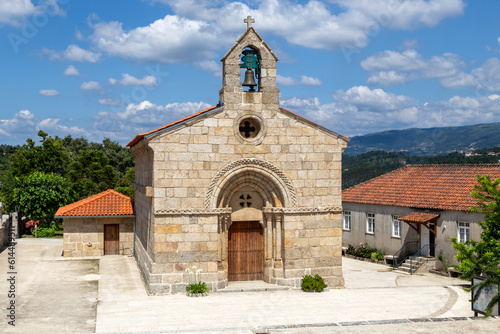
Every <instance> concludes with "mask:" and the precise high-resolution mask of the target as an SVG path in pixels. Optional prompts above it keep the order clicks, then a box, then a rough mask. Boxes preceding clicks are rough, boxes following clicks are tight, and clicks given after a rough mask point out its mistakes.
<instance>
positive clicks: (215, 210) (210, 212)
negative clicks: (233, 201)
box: [155, 208, 233, 216]
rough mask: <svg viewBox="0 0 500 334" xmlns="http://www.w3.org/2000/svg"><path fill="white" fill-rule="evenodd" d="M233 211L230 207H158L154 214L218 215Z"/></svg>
mask: <svg viewBox="0 0 500 334" xmlns="http://www.w3.org/2000/svg"><path fill="white" fill-rule="evenodd" d="M232 211H233V209H231V208H213V209H207V208H203V209H174V208H168V209H158V210H156V211H155V215H158V216H175V215H220V214H230V213H231V212H232Z"/></svg>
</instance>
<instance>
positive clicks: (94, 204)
mask: <svg viewBox="0 0 500 334" xmlns="http://www.w3.org/2000/svg"><path fill="white" fill-rule="evenodd" d="M133 215H134V200H133V199H131V198H130V197H128V196H126V195H123V194H120V193H119V192H117V191H115V190H113V189H109V190H106V191H104V192H102V193H99V194H97V195H94V196H90V197H88V198H85V199H82V200H81V201H78V202H75V203H73V204H68V205H66V206H63V207H61V208H59V210H57V212H56V217H81V216H85V217H102V216H133Z"/></svg>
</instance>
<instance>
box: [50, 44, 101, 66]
mask: <svg viewBox="0 0 500 334" xmlns="http://www.w3.org/2000/svg"><path fill="white" fill-rule="evenodd" d="M41 53H42V54H46V55H47V56H48V57H49V59H51V60H71V61H79V62H85V61H86V62H90V63H97V62H98V61H99V59H100V57H101V54H100V53H96V52H92V51H89V50H84V49H82V48H81V47H79V46H78V45H75V44H71V45H69V46H68V47H67V48H66V50H64V51H61V52H57V51H55V50H50V49H47V48H43V49H42V51H41Z"/></svg>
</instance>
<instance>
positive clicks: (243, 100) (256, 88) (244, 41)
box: [219, 16, 279, 112]
mask: <svg viewBox="0 0 500 334" xmlns="http://www.w3.org/2000/svg"><path fill="white" fill-rule="evenodd" d="M243 22H245V23H246V24H247V30H246V31H245V33H243V35H241V37H240V38H239V39H238V41H236V43H235V44H234V45H233V46H232V47H231V49H230V50H229V51H228V52H227V53H226V55H225V56H224V57H223V58H222V59H221V62H222V89H220V91H219V99H220V102H221V104H224V106H225V108H226V109H228V110H234V111H242V110H244V111H254V112H262V111H263V110H264V109H265V110H268V111H272V112H275V111H277V110H278V108H279V89H278V88H276V62H277V61H278V57H276V55H275V54H274V53H273V51H272V50H271V48H270V47H269V46H268V45H267V44H266V42H264V41H263V40H262V38H261V37H260V36H259V34H257V32H256V31H255V30H254V28H253V27H252V23H254V22H255V20H254V19H252V17H251V16H248V17H247V18H246V19H244V20H243Z"/></svg>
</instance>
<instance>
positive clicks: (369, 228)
mask: <svg viewBox="0 0 500 334" xmlns="http://www.w3.org/2000/svg"><path fill="white" fill-rule="evenodd" d="M366 233H371V234H373V233H375V214H374V213H367V214H366Z"/></svg>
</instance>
